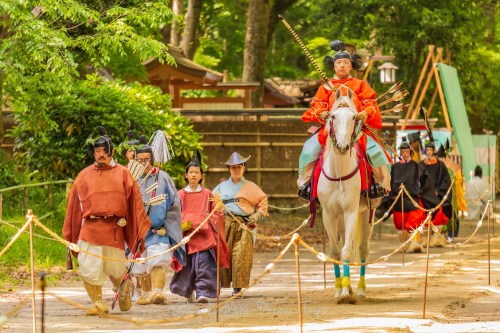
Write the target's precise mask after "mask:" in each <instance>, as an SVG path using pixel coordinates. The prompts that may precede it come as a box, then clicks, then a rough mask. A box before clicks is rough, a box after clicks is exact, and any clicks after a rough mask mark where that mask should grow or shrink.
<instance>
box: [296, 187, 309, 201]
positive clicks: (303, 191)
mask: <svg viewBox="0 0 500 333" xmlns="http://www.w3.org/2000/svg"><path fill="white" fill-rule="evenodd" d="M297 194H298V196H299V198H301V199H304V200H307V201H309V200H310V198H311V183H309V184H305V185H301V186H300V187H299V192H298V193H297Z"/></svg>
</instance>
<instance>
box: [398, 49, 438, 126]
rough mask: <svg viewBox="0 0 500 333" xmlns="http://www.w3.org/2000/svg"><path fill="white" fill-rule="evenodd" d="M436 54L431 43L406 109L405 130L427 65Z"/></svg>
mask: <svg viewBox="0 0 500 333" xmlns="http://www.w3.org/2000/svg"><path fill="white" fill-rule="evenodd" d="M433 54H434V45H429V53H428V54H427V58H426V59H425V63H424V67H422V71H421V72H420V77H419V78H418V82H417V86H416V87H415V91H414V92H413V95H412V97H411V102H410V106H409V107H408V110H407V111H406V115H405V122H404V124H403V130H404V129H405V128H406V121H407V120H408V118H409V117H410V114H411V113H412V112H413V106H414V105H415V101H416V99H417V95H418V91H419V90H420V85H421V84H422V81H423V79H424V75H425V72H426V70H427V66H429V62H430V61H431V57H432V55H433Z"/></svg>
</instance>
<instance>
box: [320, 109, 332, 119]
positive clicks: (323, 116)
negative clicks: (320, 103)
mask: <svg viewBox="0 0 500 333" xmlns="http://www.w3.org/2000/svg"><path fill="white" fill-rule="evenodd" d="M329 114H330V112H329V111H321V112H320V113H319V117H320V118H321V119H323V120H325V119H326V117H328V115H329Z"/></svg>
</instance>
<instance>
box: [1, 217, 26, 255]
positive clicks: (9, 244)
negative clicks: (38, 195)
mask: <svg viewBox="0 0 500 333" xmlns="http://www.w3.org/2000/svg"><path fill="white" fill-rule="evenodd" d="M30 224H31V218H29V219H28V221H26V223H25V224H24V225H23V226H22V228H20V229H19V230H18V231H17V233H16V234H15V235H14V236H13V237H12V238H11V240H10V241H9V243H7V245H5V247H4V248H3V249H2V251H0V257H2V256H3V255H4V253H5V252H7V250H8V249H9V248H10V247H11V246H12V244H14V243H15V241H16V240H17V239H18V238H19V236H21V234H22V233H23V232H24V230H26V228H28V227H29V225H30Z"/></svg>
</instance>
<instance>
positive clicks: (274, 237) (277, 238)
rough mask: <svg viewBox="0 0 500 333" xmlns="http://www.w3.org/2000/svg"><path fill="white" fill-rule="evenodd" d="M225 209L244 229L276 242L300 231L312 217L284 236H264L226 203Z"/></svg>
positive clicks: (258, 236)
mask: <svg viewBox="0 0 500 333" xmlns="http://www.w3.org/2000/svg"><path fill="white" fill-rule="evenodd" d="M224 210H225V211H226V212H228V213H229V216H231V217H232V218H233V220H234V221H236V222H238V223H239V224H240V228H242V229H243V230H246V231H248V232H249V233H251V234H252V235H255V236H256V237H257V238H261V239H268V240H273V241H275V242H279V241H280V240H282V239H287V238H289V237H291V236H292V235H293V234H295V233H296V232H297V231H299V230H300V229H302V228H303V227H304V226H306V225H307V223H308V222H309V219H310V218H311V215H309V217H308V218H306V219H305V220H304V221H302V224H301V225H300V226H299V227H297V228H296V229H295V230H293V231H291V232H289V233H287V234H286V235H283V236H264V235H261V234H258V233H256V232H255V231H253V230H251V229H250V228H248V226H247V225H246V224H245V223H243V222H241V221H240V220H238V218H237V217H236V216H234V214H233V213H232V212H231V211H230V210H229V209H227V207H226V206H225V205H224Z"/></svg>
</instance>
